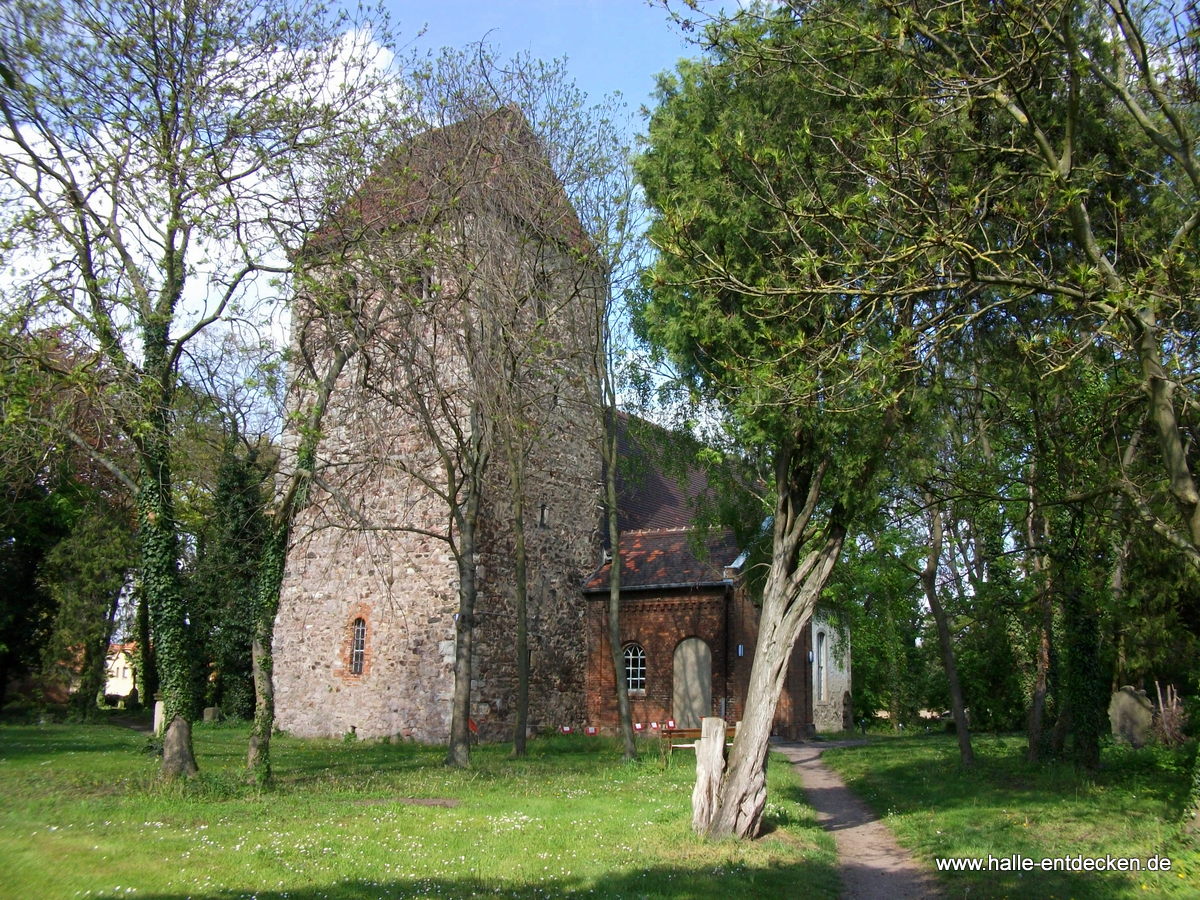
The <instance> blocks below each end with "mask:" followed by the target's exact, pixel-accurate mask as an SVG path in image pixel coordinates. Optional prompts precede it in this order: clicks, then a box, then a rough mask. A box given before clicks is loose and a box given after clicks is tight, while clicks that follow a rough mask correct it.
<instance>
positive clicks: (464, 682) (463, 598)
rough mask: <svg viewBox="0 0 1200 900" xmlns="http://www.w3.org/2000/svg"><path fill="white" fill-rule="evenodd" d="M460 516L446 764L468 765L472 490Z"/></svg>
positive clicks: (472, 599)
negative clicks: (451, 691) (452, 670)
mask: <svg viewBox="0 0 1200 900" xmlns="http://www.w3.org/2000/svg"><path fill="white" fill-rule="evenodd" d="M467 503H468V509H467V510H466V511H465V513H464V515H463V516H462V517H461V522H460V527H459V544H458V615H457V616H456V617H455V641H454V697H453V700H452V701H451V703H452V706H451V713H450V746H449V748H448V750H447V753H446V765H448V766H454V767H456V768H466V767H467V766H469V765H470V764H471V643H472V638H473V636H474V633H475V523H476V520H477V515H478V509H479V494H478V491H477V490H475V489H474V488H472V489H471V490H470V492H469V494H468V498H467Z"/></svg>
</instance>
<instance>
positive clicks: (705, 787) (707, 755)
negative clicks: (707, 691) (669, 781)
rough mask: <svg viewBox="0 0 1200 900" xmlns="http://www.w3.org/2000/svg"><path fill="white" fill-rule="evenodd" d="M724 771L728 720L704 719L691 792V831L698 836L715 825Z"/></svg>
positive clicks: (697, 744) (701, 721) (711, 717)
mask: <svg viewBox="0 0 1200 900" xmlns="http://www.w3.org/2000/svg"><path fill="white" fill-rule="evenodd" d="M724 768H725V720H724V719H720V718H717V717H715V716H705V717H704V718H703V719H701V720H700V739H699V740H698V741H696V786H695V788H693V789H692V831H694V832H696V834H704V833H705V832H706V831H707V830H708V826H709V823H710V822H711V821H712V817H713V813H714V812H715V811H716V800H717V790H718V789H719V788H720V785H721V772H722V771H723V770H724Z"/></svg>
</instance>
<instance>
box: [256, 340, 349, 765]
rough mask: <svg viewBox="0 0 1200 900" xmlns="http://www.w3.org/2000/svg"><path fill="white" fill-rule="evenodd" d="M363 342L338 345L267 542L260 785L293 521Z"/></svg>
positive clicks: (259, 630) (260, 594)
mask: <svg viewBox="0 0 1200 900" xmlns="http://www.w3.org/2000/svg"><path fill="white" fill-rule="evenodd" d="M360 346H361V345H360V344H359V343H357V342H355V343H354V344H352V345H351V346H350V347H345V346H340V345H339V346H337V347H335V348H334V351H333V354H332V357H331V359H330V362H329V368H328V369H327V370H326V371H325V374H324V377H323V378H322V379H321V381H320V383H319V385H318V387H317V392H316V396H315V398H314V399H313V404H312V407H311V408H310V409H309V411H308V414H307V416H306V418H305V423H304V427H303V428H302V429H301V431H300V446H299V447H298V448H297V450H296V467H295V470H294V472H293V473H292V479H291V484H290V485H289V486H288V489H287V490H286V491H285V492H284V494H283V499H282V501H281V502H280V503H279V504H278V506H277V508H276V510H275V521H274V522H273V524H272V525H271V528H270V531H269V534H268V535H267V539H266V541H265V542H264V544H263V550H262V557H261V560H260V563H259V571H258V586H257V591H256V596H255V620H254V639H253V642H252V643H251V646H250V665H251V671H252V672H253V675H254V725H253V727H252V728H251V730H250V744H249V748H248V750H247V752H246V769H247V771H248V772H249V773H250V778H251V780H253V781H254V783H255V784H257V785H259V786H260V787H266V786H267V785H269V784H270V783H271V780H272V772H271V733H272V732H273V731H274V730H275V683H274V681H273V678H274V665H273V659H272V637H273V635H274V631H275V617H276V615H278V613H279V594H280V591H281V590H282V589H283V574H284V568H285V565H286V563H287V551H288V545H289V544H290V543H291V538H292V523H293V522H294V521H295V519H296V514H297V512H298V511H299V510H301V509H303V508H304V505H305V504H306V503H307V502H308V491H309V486H310V485H311V484H312V479H313V473H314V471H315V469H316V464H317V445H318V444H319V443H320V440H321V423H322V421H323V420H324V418H325V412H326V410H328V408H329V399H330V397H332V396H333V390H334V386H335V385H336V384H337V380H338V378H339V377H340V376H341V374H342V371H343V370H344V369H345V368H346V364H347V363H348V362H349V361H350V359H351V357H353V356H354V355H355V353H357V351H358V349H359V347H360Z"/></svg>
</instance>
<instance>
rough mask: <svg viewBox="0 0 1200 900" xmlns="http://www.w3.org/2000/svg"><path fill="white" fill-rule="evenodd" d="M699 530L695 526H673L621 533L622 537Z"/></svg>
mask: <svg viewBox="0 0 1200 900" xmlns="http://www.w3.org/2000/svg"><path fill="white" fill-rule="evenodd" d="M700 530H701V529H700V528H698V527H697V526H695V525H674V526H672V527H670V528H630V529H627V530H625V531H622V532H621V534H622V535H626V534H665V533H667V532H686V531H700Z"/></svg>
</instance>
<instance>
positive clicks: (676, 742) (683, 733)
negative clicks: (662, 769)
mask: <svg viewBox="0 0 1200 900" xmlns="http://www.w3.org/2000/svg"><path fill="white" fill-rule="evenodd" d="M740 724H741V723H740V722H739V723H738V725H729V726H726V728H725V746H726V747H728V746H729V745H730V744H732V743H733V739H734V738H735V737H737V732H738V727H739V725H740ZM658 739H659V749H660V751H661V753H662V755H663V756H664V757H665V758H666V759H668V760H669V759H670V758H671V752H672V751H674V750H695V749H696V742H697V741H699V740H700V729H699V728H660V729H659V731H658Z"/></svg>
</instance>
